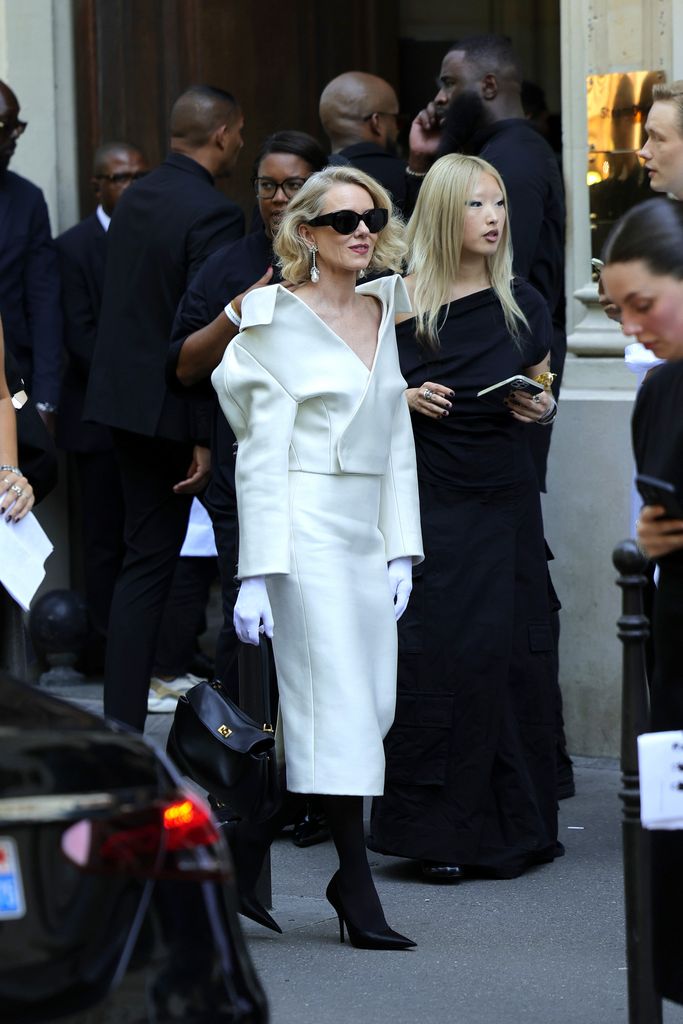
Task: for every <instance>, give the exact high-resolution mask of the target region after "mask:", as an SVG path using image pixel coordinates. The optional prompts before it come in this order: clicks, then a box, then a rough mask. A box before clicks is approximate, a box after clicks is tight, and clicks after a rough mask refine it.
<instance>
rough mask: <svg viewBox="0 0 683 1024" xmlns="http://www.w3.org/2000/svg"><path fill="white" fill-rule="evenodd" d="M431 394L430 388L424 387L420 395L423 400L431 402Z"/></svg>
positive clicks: (432, 393)
mask: <svg viewBox="0 0 683 1024" xmlns="http://www.w3.org/2000/svg"><path fill="white" fill-rule="evenodd" d="M433 396H434V392H433V391H432V389H431V388H425V389H424V391H423V392H422V397H423V398H424V400H425V402H431V400H432V398H433Z"/></svg>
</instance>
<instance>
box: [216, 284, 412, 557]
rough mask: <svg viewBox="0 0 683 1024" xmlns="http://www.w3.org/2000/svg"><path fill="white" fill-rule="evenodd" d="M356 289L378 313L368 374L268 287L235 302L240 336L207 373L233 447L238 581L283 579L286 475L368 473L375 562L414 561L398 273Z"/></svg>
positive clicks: (293, 303)
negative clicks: (378, 552)
mask: <svg viewBox="0 0 683 1024" xmlns="http://www.w3.org/2000/svg"><path fill="white" fill-rule="evenodd" d="M357 291H359V292H361V293H363V294H366V295H375V296H377V298H378V299H380V301H381V303H382V306H383V316H382V322H381V325H380V329H379V333H378V339H377V350H376V353H375V359H374V363H373V365H372V368H371V369H370V370H368V369H367V367H366V366H365V365H364V364H363V362H362V361H361V360H360V359H359V358H358V356H357V355H356V354H355V353H354V352H353V351H352V349H351V348H350V347H349V346H348V345H347V344H346V343H345V342H344V341H342V339H341V338H340V337H339V336H338V335H336V334H335V333H334V332H333V331H332V330H331V329H330V328H329V327H327V325H326V324H324V322H323V321H322V320H320V318H319V317H318V316H316V314H315V313H313V311H312V310H311V309H310V308H309V307H308V306H307V305H306V303H304V302H303V301H302V300H301V299H299V298H298V297H297V295H296V294H294V293H292V292H290V291H287V289H285V288H283V287H282V286H281V285H271V286H269V287H267V288H259V289H257V290H256V291H254V292H250V294H249V295H248V296H247V297H246V299H245V300H244V303H243V305H242V328H241V333H240V335H239V337H238V338H236V339H234V340H233V341H232V342H231V343H230V345H229V346H228V348H227V350H226V353H225V356H224V357H223V361H222V362H221V364H220V366H218V367H217V368H216V369H215V370H214V372H213V375H212V378H211V379H212V381H213V384H214V387H215V388H216V391H217V392H218V397H219V400H220V403H221V407H222V409H223V412H224V413H225V415H226V416H227V418H228V420H229V422H230V425H231V427H232V429H233V430H234V432H235V435H236V437H237V441H238V448H237V463H236V469H235V480H236V485H237V504H238V512H239V524H240V554H239V575H240V576H241V577H244V576H260V575H264V574H270V573H288V572H289V571H290V533H291V531H290V523H289V498H288V491H289V472H290V470H301V471H303V472H309V473H314V474H329V473H333V474H339V473H362V474H369V475H372V476H380V477H381V478H382V483H381V498H380V509H379V520H378V528H379V530H380V531H381V533H382V535H383V536H384V541H385V548H386V558H387V561H390V560H391V559H392V558H398V557H400V556H403V555H406V556H407V555H410V556H413V557H414V558H416V559H417V560H420V561H421V559H422V540H421V534H420V512H419V504H418V496H417V473H416V468H415V445H414V442H413V431H412V426H411V423H410V414H409V412H408V404H407V402H406V400H405V397H404V391H405V387H406V383H405V381H404V379H403V377H402V376H401V371H400V369H399V363H398V353H397V350H396V335H395V331H394V313H395V312H404V311H405V312H407V311H409V310H410V308H411V307H410V303H409V301H408V296H407V293H406V291H405V286H404V284H403V282H402V281H401V279H400V278H399V277H398V276H393V277H388V278H386V277H385V278H380V279H378V280H376V281H368V282H366V283H365V284H362V285H360V286H359V287H358V288H357ZM394 295H396V303H395V302H394Z"/></svg>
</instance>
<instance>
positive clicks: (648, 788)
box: [638, 731, 683, 829]
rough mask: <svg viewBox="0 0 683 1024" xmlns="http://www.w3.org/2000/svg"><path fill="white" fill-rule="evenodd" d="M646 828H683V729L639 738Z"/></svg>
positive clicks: (641, 811)
mask: <svg viewBox="0 0 683 1024" xmlns="http://www.w3.org/2000/svg"><path fill="white" fill-rule="evenodd" d="M638 767H639V772H640V821H641V824H642V826H643V828H649V829H683V732H680V731H676V732H646V733H643V735H642V736H639V737H638Z"/></svg>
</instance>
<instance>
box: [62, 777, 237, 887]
mask: <svg viewBox="0 0 683 1024" xmlns="http://www.w3.org/2000/svg"><path fill="white" fill-rule="evenodd" d="M218 843H219V834H218V832H217V830H216V826H215V825H214V823H213V821H212V819H211V811H210V809H209V807H208V805H206V804H204V802H203V801H202V800H201V799H200V798H198V797H196V796H194V794H192V795H190V794H187V795H183V797H182V798H181V799H179V800H174V801H173V802H172V803H167V804H162V805H158V804H156V805H152V806H150V807H147V808H146V809H145V810H143V811H137V812H134V813H132V814H129V815H124V816H120V817H117V818H115V819H109V820H106V821H102V820H92V821H91V820H88V819H86V820H83V821H79V822H77V823H76V824H75V825H72V826H71V828H69V829H67V831H66V832H65V833H64V835H63V836H62V850H63V852H64V853H65V854H66V856H67V857H68V858H69V860H71V861H72V862H73V863H75V864H77V865H78V866H79V867H82V868H85V869H86V870H89V871H99V872H102V871H104V872H110V871H114V872H117V873H119V872H122V873H124V874H130V875H135V876H137V877H145V878H149V877H166V878H167V877H178V876H179V875H183V876H185V877H187V876H188V875H189V874H192V873H193V872H194V871H195V870H198V871H199V872H200V873H202V874H210V875H212V876H213V877H216V875H219V876H221V877H223V876H224V875H225V873H226V867H225V865H224V864H223V859H222V856H221V854H220V852H219V849H218V848H217V846H216V844H218ZM207 847H208V848H213V849H209V850H206V853H204V854H202V856H201V858H200V860H201V863H200V861H199V860H197V857H199V853H197V855H196V856H193V853H192V851H193V850H199V849H201V848H205V849H206V848H207ZM182 854H186V856H182ZM207 855H209V860H208V861H207V860H206V857H207Z"/></svg>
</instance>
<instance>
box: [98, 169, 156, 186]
mask: <svg viewBox="0 0 683 1024" xmlns="http://www.w3.org/2000/svg"><path fill="white" fill-rule="evenodd" d="M147 174H149V171H133V172H132V173H131V172H128V171H121V172H120V173H119V174H96V175H95V179H96V180H97V181H110V182H111V184H112V185H130V183H131V181H139V180H140V178H144V177H145V175H147Z"/></svg>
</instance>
